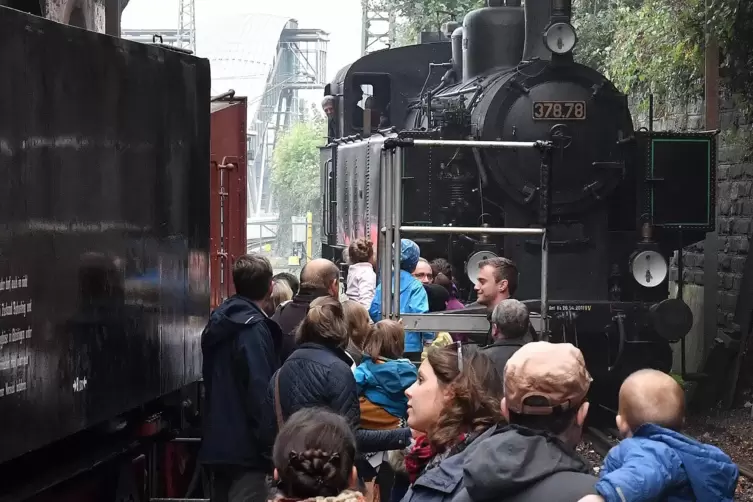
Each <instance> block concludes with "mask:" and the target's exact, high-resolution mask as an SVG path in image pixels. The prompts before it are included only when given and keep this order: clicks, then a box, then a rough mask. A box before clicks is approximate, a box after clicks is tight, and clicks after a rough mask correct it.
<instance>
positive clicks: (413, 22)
mask: <svg viewBox="0 0 753 502" xmlns="http://www.w3.org/2000/svg"><path fill="white" fill-rule="evenodd" d="M376 5H377V7H378V8H380V9H383V10H385V11H389V12H396V13H398V14H399V15H400V16H402V17H404V18H405V22H403V23H402V24H401V25H400V26H399V27H398V30H397V32H398V36H397V38H398V45H408V44H415V43H416V42H417V40H418V35H419V33H421V32H422V31H438V30H439V29H440V28H441V27H442V24H443V23H446V22H447V21H457V22H459V23H462V22H463V16H465V15H466V14H467V13H468V12H470V11H472V10H473V9H477V8H479V7H483V6H484V5H486V1H485V0H378V1H377V3H376Z"/></svg>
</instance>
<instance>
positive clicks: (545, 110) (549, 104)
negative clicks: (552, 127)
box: [533, 101, 586, 120]
mask: <svg viewBox="0 0 753 502" xmlns="http://www.w3.org/2000/svg"><path fill="white" fill-rule="evenodd" d="M533 120H586V102H585V101H534V102H533Z"/></svg>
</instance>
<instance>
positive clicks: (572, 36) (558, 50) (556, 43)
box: [544, 22, 578, 54]
mask: <svg viewBox="0 0 753 502" xmlns="http://www.w3.org/2000/svg"><path fill="white" fill-rule="evenodd" d="M577 42H578V35H576V33H575V28H573V26H572V25H571V24H569V23H561V22H560V23H553V24H551V25H549V27H548V28H547V29H546V30H545V31H544V45H546V48H547V49H549V50H550V51H552V52H553V53H554V54H567V53H568V52H570V51H572V50H573V49H574V48H575V44H576V43H577Z"/></svg>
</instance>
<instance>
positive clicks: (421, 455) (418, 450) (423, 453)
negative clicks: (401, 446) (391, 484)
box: [405, 434, 434, 484]
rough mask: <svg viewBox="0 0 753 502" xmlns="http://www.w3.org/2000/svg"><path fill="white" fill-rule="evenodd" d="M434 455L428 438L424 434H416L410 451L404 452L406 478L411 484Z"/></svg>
mask: <svg viewBox="0 0 753 502" xmlns="http://www.w3.org/2000/svg"><path fill="white" fill-rule="evenodd" d="M433 457H434V448H432V447H431V444H430V443H429V438H428V437H426V435H425V434H424V435H423V436H418V437H417V438H416V442H415V443H414V444H413V446H412V447H411V449H410V451H409V452H408V453H406V454H405V470H406V471H408V479H409V480H410V484H413V483H414V482H415V481H416V479H418V476H419V475H420V474H421V472H422V471H423V468H424V467H425V466H426V464H428V463H429V461H430V460H431V459H432V458H433Z"/></svg>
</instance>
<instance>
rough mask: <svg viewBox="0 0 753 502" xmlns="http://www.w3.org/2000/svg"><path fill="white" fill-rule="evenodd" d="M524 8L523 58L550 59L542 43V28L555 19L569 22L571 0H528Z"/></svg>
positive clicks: (549, 53) (550, 54) (550, 55)
mask: <svg viewBox="0 0 753 502" xmlns="http://www.w3.org/2000/svg"><path fill="white" fill-rule="evenodd" d="M512 1H515V0H512ZM524 8H525V12H526V43H525V47H524V48H523V60H531V59H533V58H539V59H544V60H547V61H549V60H551V59H552V53H551V51H550V50H548V49H547V48H546V45H544V30H546V28H547V27H548V26H549V24H550V23H551V22H552V21H554V20H555V19H556V20H557V21H559V22H563V21H564V22H568V23H569V22H570V18H571V15H572V10H573V8H572V0H528V1H527V2H526V3H525V6H524Z"/></svg>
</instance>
